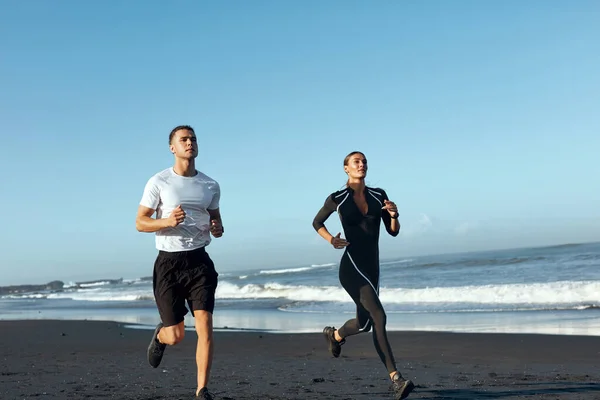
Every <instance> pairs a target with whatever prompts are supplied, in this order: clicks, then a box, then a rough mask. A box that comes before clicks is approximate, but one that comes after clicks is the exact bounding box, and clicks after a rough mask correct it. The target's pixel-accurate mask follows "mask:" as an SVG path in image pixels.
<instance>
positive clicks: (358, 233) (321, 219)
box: [313, 187, 399, 253]
mask: <svg viewBox="0 0 600 400" xmlns="http://www.w3.org/2000/svg"><path fill="white" fill-rule="evenodd" d="M353 196H354V190H353V189H352V188H350V187H346V188H345V189H343V190H340V191H337V192H335V193H332V194H330V195H329V196H328V197H327V199H326V200H325V204H324V205H323V207H321V209H320V210H319V212H318V213H317V215H316V216H315V218H314V220H313V228H315V230H316V231H318V230H319V229H320V228H322V227H323V226H324V223H325V221H326V220H327V218H329V216H330V215H331V214H332V213H333V212H334V211H337V212H338V214H339V216H340V221H341V223H342V227H343V229H344V235H345V239H346V241H347V242H349V243H350V244H349V245H348V247H347V248H354V249H360V250H369V249H370V250H375V252H377V253H378V251H377V250H378V248H379V246H378V244H379V228H380V226H381V220H383V224H384V225H385V229H386V230H387V232H388V233H389V234H390V235H392V236H397V235H398V232H399V231H398V232H393V231H392V229H391V222H392V218H391V217H390V213H389V212H387V210H382V209H381V208H382V207H383V206H384V200H389V198H388V196H387V194H386V193H385V191H384V190H383V189H379V188H370V187H365V199H366V201H367V205H368V209H367V214H366V215H363V213H362V212H361V211H360V209H359V208H358V206H357V205H356V202H355V201H354V197H353Z"/></svg>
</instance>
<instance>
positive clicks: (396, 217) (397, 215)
mask: <svg viewBox="0 0 600 400" xmlns="http://www.w3.org/2000/svg"><path fill="white" fill-rule="evenodd" d="M399 216H400V214H396V216H395V217H392V216H391V215H390V218H391V219H398V217H399Z"/></svg>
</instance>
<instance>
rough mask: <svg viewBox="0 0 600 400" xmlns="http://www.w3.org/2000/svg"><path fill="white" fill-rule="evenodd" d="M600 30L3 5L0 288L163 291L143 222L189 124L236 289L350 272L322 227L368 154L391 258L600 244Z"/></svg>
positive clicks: (492, 14)
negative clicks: (218, 196) (331, 268)
mask: <svg viewBox="0 0 600 400" xmlns="http://www.w3.org/2000/svg"><path fill="white" fill-rule="evenodd" d="M599 19H600V4H599V3H598V2H595V1H591V0H590V1H578V2H576V3H568V2H564V1H553V0H551V1H542V0H536V1H528V2H517V1H503V2H477V1H453V2H442V1H436V2H434V1H429V2H416V1H411V2H406V1H405V2H383V1H382V2H358V1H328V2H278V1H252V2H241V1H240V2H231V1H230V2H228V1H224V2H216V1H203V2H194V1H179V2H172V3H166V2H159V1H141V0H136V1H133V0H132V1H127V2H116V1H85V2H83V1H74V0H73V1H62V0H61V1H54V2H46V1H41V0H32V1H27V2H18V1H4V2H2V12H0V60H1V62H0V88H1V89H0V132H1V133H2V146H1V147H0V168H1V169H2V170H3V171H4V173H3V182H2V196H1V197H0V206H1V207H2V209H3V210H4V213H3V214H4V215H3V226H4V229H3V230H2V234H1V235H2V240H1V242H0V243H1V246H2V253H3V257H2V261H1V268H2V271H3V273H2V277H0V285H2V284H12V283H28V282H46V281H48V280H51V279H63V280H70V279H95V278H104V277H119V276H122V277H125V278H134V277H138V276H148V275H151V272H152V263H153V261H154V258H155V255H156V252H155V249H154V238H153V236H152V235H151V234H142V233H138V232H137V231H136V230H135V224H134V220H135V213H136V209H137V205H138V202H139V199H140V197H141V195H142V190H143V187H144V185H145V183H146V181H147V179H148V178H149V177H150V176H151V175H152V174H154V173H155V172H157V171H159V170H161V169H163V168H166V167H169V166H170V165H172V155H171V153H170V152H169V151H168V145H167V137H168V133H169V131H170V130H171V128H172V127H174V126H175V125H178V124H191V125H192V126H194V127H195V129H196V132H197V135H198V139H199V148H200V151H199V153H200V154H199V158H198V165H197V166H198V169H200V170H202V171H203V172H205V173H207V174H208V175H210V176H212V177H214V178H215V179H217V180H218V181H219V182H220V184H221V187H222V201H221V210H222V214H223V219H224V225H225V229H226V232H225V235H224V236H223V238H221V239H219V240H214V241H213V243H212V244H211V246H210V250H209V251H210V253H211V255H212V256H213V258H214V259H215V262H216V264H217V267H218V269H219V270H221V271H226V270H228V269H235V270H239V269H243V268H256V267H262V268H270V267H276V266H282V265H285V266H288V265H304V264H316V263H324V262H336V261H338V260H339V257H340V256H341V252H339V251H336V250H333V249H332V248H330V246H329V245H327V243H325V241H323V240H322V239H321V238H320V237H319V236H318V235H317V234H316V233H315V232H314V230H313V229H312V226H311V222H312V218H313V216H314V215H315V213H316V212H317V211H318V209H319V208H320V207H321V205H322V204H323V201H324V200H325V198H326V196H327V195H328V194H329V193H331V192H333V191H335V190H337V189H339V188H340V187H341V186H342V184H343V183H344V181H345V175H344V173H343V170H342V166H341V163H342V160H343V158H344V156H345V155H346V154H347V153H348V152H350V151H352V150H355V149H358V150H361V151H363V152H364V153H366V155H367V158H368V159H369V164H370V170H369V175H368V177H367V178H368V179H367V181H368V184H370V185H372V186H378V187H382V188H384V189H385V190H386V191H387V192H388V194H389V196H390V197H391V199H392V200H394V201H395V202H396V203H397V204H398V206H399V209H400V214H401V223H402V231H401V232H402V233H401V235H400V236H399V237H397V238H390V237H385V235H384V236H383V238H382V242H381V249H382V251H381V257H382V258H393V257H401V256H405V255H415V254H432V253H443V252H454V251H471V250H485V249H494V248H504V247H521V246H530V245H544V244H555V243H564V242H579V241H596V240H600V208H598V204H600V185H599V184H598V176H599V175H600V156H599V155H598V154H600V116H599V115H598V104H600V77H599V75H598V73H597V72H598V71H600V25H599V24H597V21H598V20H599ZM334 217H335V216H333V217H332V218H331V219H330V220H329V221H328V223H327V225H328V227H330V229H331V230H332V231H335V232H337V231H338V230H339V227H340V224H339V222H338V221H337V220H336V218H334ZM335 232H334V233H335Z"/></svg>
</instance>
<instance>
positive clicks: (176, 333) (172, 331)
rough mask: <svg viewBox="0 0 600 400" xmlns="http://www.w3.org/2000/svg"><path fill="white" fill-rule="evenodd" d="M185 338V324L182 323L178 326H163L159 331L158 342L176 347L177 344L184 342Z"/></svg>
mask: <svg viewBox="0 0 600 400" xmlns="http://www.w3.org/2000/svg"><path fill="white" fill-rule="evenodd" d="M184 336H185V325H184V322H183V321H182V322H180V323H178V324H177V325H172V326H163V327H162V328H160V331H158V335H157V337H158V341H159V342H160V343H162V344H166V345H169V346H175V345H176V344H177V343H179V342H181V341H182V340H183V337H184Z"/></svg>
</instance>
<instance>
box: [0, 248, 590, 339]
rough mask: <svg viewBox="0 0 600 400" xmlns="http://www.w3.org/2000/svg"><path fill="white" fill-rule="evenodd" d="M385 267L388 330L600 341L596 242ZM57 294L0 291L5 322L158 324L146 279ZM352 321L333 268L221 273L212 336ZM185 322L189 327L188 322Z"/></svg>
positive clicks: (385, 263) (72, 287)
mask: <svg viewBox="0 0 600 400" xmlns="http://www.w3.org/2000/svg"><path fill="white" fill-rule="evenodd" d="M341 254H342V253H341V252H340V256H341ZM380 268H381V280H380V299H381V301H382V303H383V305H384V308H385V310H386V313H387V328H388V330H418V331H450V332H501V333H517V332H518V333H542V334H561V335H598V334H600V243H586V244H565V245H560V246H549V247H538V248H523V249H513V250H501V251H486V252H473V253H462V254H446V255H433V256H419V257H407V258H399V259H390V260H386V259H382V261H381V266H380ZM59 286H63V287H62V288H56V287H54V288H45V287H42V288H39V287H37V288H36V287H33V288H29V290H26V291H22V289H21V291H19V292H15V291H14V290H12V291H11V290H8V289H7V288H6V287H4V288H0V289H3V290H0V293H1V295H0V319H2V320H10V319H78V320H80V319H84V320H110V321H117V322H121V323H124V324H126V325H128V326H130V327H134V328H142V329H153V328H154V327H155V326H156V324H157V323H158V322H159V317H158V313H157V311H156V307H155V304H154V299H153V295H152V282H151V280H150V278H148V277H140V278H120V277H118V278H112V279H107V280H100V281H93V282H65V283H64V285H59ZM9 292H10V293H9ZM354 313H355V307H354V304H353V303H352V301H351V299H350V297H349V296H348V295H347V294H346V292H345V291H344V290H343V289H342V287H341V286H340V284H339V281H338V264H337V263H330V264H314V265H298V266H292V267H285V268H271V269H256V270H245V271H240V272H230V271H228V272H220V273H219V286H218V290H217V304H216V308H215V313H214V326H215V329H216V330H226V329H227V330H257V331H272V332H320V331H321V330H322V329H323V327H324V326H325V325H333V326H336V327H339V326H341V325H342V324H343V323H344V322H345V321H346V320H347V319H349V318H352V317H353V315H354ZM185 323H186V327H187V329H190V330H191V329H193V319H192V317H191V315H190V314H188V315H187V317H186V320H185Z"/></svg>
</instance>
